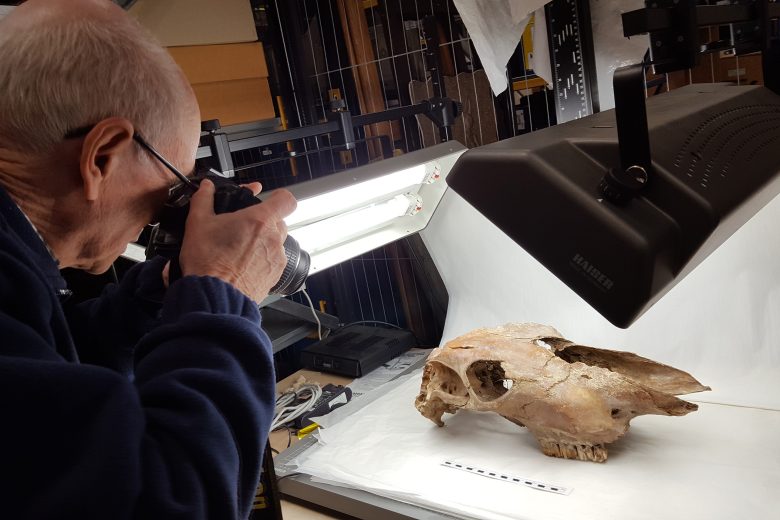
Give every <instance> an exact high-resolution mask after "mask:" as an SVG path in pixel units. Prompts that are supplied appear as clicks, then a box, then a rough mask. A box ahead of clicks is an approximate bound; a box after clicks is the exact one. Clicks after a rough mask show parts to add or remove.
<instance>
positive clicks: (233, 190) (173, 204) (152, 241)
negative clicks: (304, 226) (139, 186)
mask: <svg viewBox="0 0 780 520" xmlns="http://www.w3.org/2000/svg"><path fill="white" fill-rule="evenodd" d="M203 179H209V180H210V181H211V182H213V183H214V188H215V192H214V213H231V212H233V211H237V210H239V209H241V208H246V207H248V206H252V205H254V204H260V202H261V200H260V199H258V198H257V197H255V196H254V194H252V192H251V191H250V190H248V189H247V188H243V187H241V186H239V185H238V184H236V183H235V182H233V181H232V180H230V179H226V178H225V177H222V176H220V175H216V174H213V173H208V174H206V175H203V176H198V177H196V178H194V179H191V181H192V184H189V185H188V184H181V185H179V186H177V187H176V188H174V190H173V192H172V193H171V196H170V197H169V199H168V202H167V203H166V204H165V206H164V207H163V209H162V212H161V213H160V219H159V224H158V225H157V226H155V228H154V230H153V231H152V234H151V236H150V238H149V245H148V246H147V247H146V258H152V257H154V256H157V255H161V256H164V257H166V258H169V259H170V260H171V265H170V270H169V274H168V277H169V278H168V279H169V281H170V282H173V281H174V280H176V279H178V278H181V266H180V265H179V253H180V252H181V243H182V239H183V238H184V224H185V223H186V221H187V215H188V214H189V210H190V198H191V197H192V195H193V193H194V191H193V185H195V186H198V185H200V182H201V181H202V180H203ZM224 232H225V233H230V230H229V229H225V230H224ZM284 253H285V255H286V256H287V264H286V265H285V267H284V272H283V273H282V277H281V278H280V279H279V281H278V282H277V283H276V285H274V286H273V287H272V288H271V291H270V292H271V294H279V295H281V296H287V295H290V294H293V293H295V292H298V291H299V290H300V289H301V288H302V287H303V284H304V282H305V281H306V277H307V276H308V274H309V266H310V264H311V258H310V257H309V253H307V252H306V251H304V250H302V249H301V247H300V245H298V242H297V241H296V240H295V239H294V238H293V237H292V236H290V235H287V238H286V239H285V241H284Z"/></svg>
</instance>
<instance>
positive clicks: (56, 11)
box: [0, 0, 195, 154]
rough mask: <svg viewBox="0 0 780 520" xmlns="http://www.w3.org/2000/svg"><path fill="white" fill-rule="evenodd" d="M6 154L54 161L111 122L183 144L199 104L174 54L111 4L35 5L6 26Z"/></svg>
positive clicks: (1, 30) (2, 83)
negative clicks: (62, 148) (55, 152)
mask: <svg viewBox="0 0 780 520" xmlns="http://www.w3.org/2000/svg"><path fill="white" fill-rule="evenodd" d="M0 92H2V93H3V95H2V96H0V114H2V115H3V116H2V118H0V147H2V148H7V149H13V150H16V151H19V152H22V153H35V154H40V153H46V152H48V151H50V150H51V149H52V147H53V146H54V145H56V144H57V143H58V142H60V141H62V139H63V137H64V136H65V135H66V134H67V133H68V132H70V131H73V130H75V129H79V128H83V127H86V126H90V125H93V124H95V123H97V122H98V121H101V120H103V119H106V118H108V117H122V118H126V119H128V120H130V121H131V123H132V124H133V125H134V126H135V127H136V128H137V130H138V131H139V132H141V133H142V134H143V135H145V136H146V137H147V139H149V140H150V141H152V142H154V143H155V144H157V145H159V146H163V147H168V146H172V145H174V144H176V135H175V134H176V133H177V130H178V125H177V124H176V123H177V122H180V121H182V120H183V118H185V117H187V115H191V114H192V112H193V107H194V106H195V100H194V96H193V94H192V90H191V89H190V87H189V85H187V83H186V80H185V78H184V76H183V74H182V73H181V70H180V69H179V68H178V66H177V65H176V64H175V62H174V61H173V60H172V58H171V57H170V55H169V54H168V53H167V52H166V51H165V49H163V48H162V47H160V45H159V44H157V43H156V41H155V40H154V38H153V37H152V36H151V35H149V34H148V33H147V32H146V31H145V30H144V29H143V28H142V27H141V26H140V25H139V24H138V23H137V22H136V21H135V20H134V19H132V18H131V17H130V16H128V15H127V14H126V13H125V12H124V11H123V10H122V9H121V8H119V7H118V6H116V5H115V4H113V3H112V2H110V1H108V0H29V1H27V2H25V3H24V4H22V5H21V6H20V7H18V8H17V9H15V10H14V11H13V12H12V13H11V14H10V15H9V16H7V17H6V18H4V19H3V20H2V21H0Z"/></svg>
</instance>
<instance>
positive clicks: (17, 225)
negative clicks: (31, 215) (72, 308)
mask: <svg viewBox="0 0 780 520" xmlns="http://www.w3.org/2000/svg"><path fill="white" fill-rule="evenodd" d="M0 215H1V216H2V218H3V220H5V222H6V224H7V226H8V227H9V228H10V231H11V232H12V233H14V234H15V235H16V236H17V237H19V239H20V240H21V242H22V243H23V244H24V245H25V246H26V247H27V249H28V250H29V251H30V254H31V255H32V257H33V259H34V261H35V265H36V266H37V267H38V268H39V269H40V270H41V271H42V272H43V274H44V276H45V277H46V279H47V280H48V281H49V284H50V285H51V287H52V289H53V290H54V292H55V293H56V294H57V295H58V296H59V297H61V298H62V297H67V296H70V294H71V292H70V291H69V290H68V287H67V284H66V282H65V279H64V278H63V277H62V274H60V268H59V264H58V262H57V260H56V259H55V258H54V256H53V255H52V253H51V251H50V250H49V248H48V246H47V245H46V243H45V242H44V241H43V238H41V236H40V234H38V231H37V230H36V229H35V226H33V224H32V222H30V219H28V218H27V215H25V214H24V212H23V211H22V210H21V209H20V208H19V206H17V204H16V202H14V200H13V199H12V198H11V197H10V195H8V192H6V191H5V189H4V188H2V187H0Z"/></svg>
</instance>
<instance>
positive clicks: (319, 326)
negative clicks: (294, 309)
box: [301, 286, 322, 341]
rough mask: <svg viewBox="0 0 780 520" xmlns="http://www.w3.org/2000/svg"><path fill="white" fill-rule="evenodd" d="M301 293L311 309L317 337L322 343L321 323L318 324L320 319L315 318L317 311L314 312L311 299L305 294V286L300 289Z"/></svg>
mask: <svg viewBox="0 0 780 520" xmlns="http://www.w3.org/2000/svg"><path fill="white" fill-rule="evenodd" d="M301 292H302V293H303V295H304V296H305V297H306V299H307V300H308V301H309V308H310V309H311V313H312V315H313V316H314V321H316V322H317V337H318V338H320V341H322V323H320V318H319V317H318V316H317V311H316V310H314V304H313V303H312V302H311V298H309V293H307V292H306V286H304V287H303V288H302V289H301Z"/></svg>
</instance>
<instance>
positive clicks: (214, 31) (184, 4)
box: [128, 0, 257, 47]
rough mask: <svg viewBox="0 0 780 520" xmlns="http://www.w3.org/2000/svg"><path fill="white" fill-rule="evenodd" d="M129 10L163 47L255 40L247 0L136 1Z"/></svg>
mask: <svg viewBox="0 0 780 520" xmlns="http://www.w3.org/2000/svg"><path fill="white" fill-rule="evenodd" d="M128 12H129V13H130V14H131V15H133V16H135V18H136V19H137V20H138V21H139V22H141V25H143V26H144V27H146V28H147V29H148V30H149V31H150V32H151V33H152V34H154V35H155V37H156V38H157V39H158V40H160V43H162V44H163V45H164V46H165V47H172V46H179V45H213V44H222V43H238V42H251V41H254V40H257V30H256V29H255V21H254V17H253V16H252V6H251V5H250V3H249V1H248V0H219V1H216V0H137V1H136V2H135V3H134V4H133V6H132V7H131V8H130V9H129V11H128Z"/></svg>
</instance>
